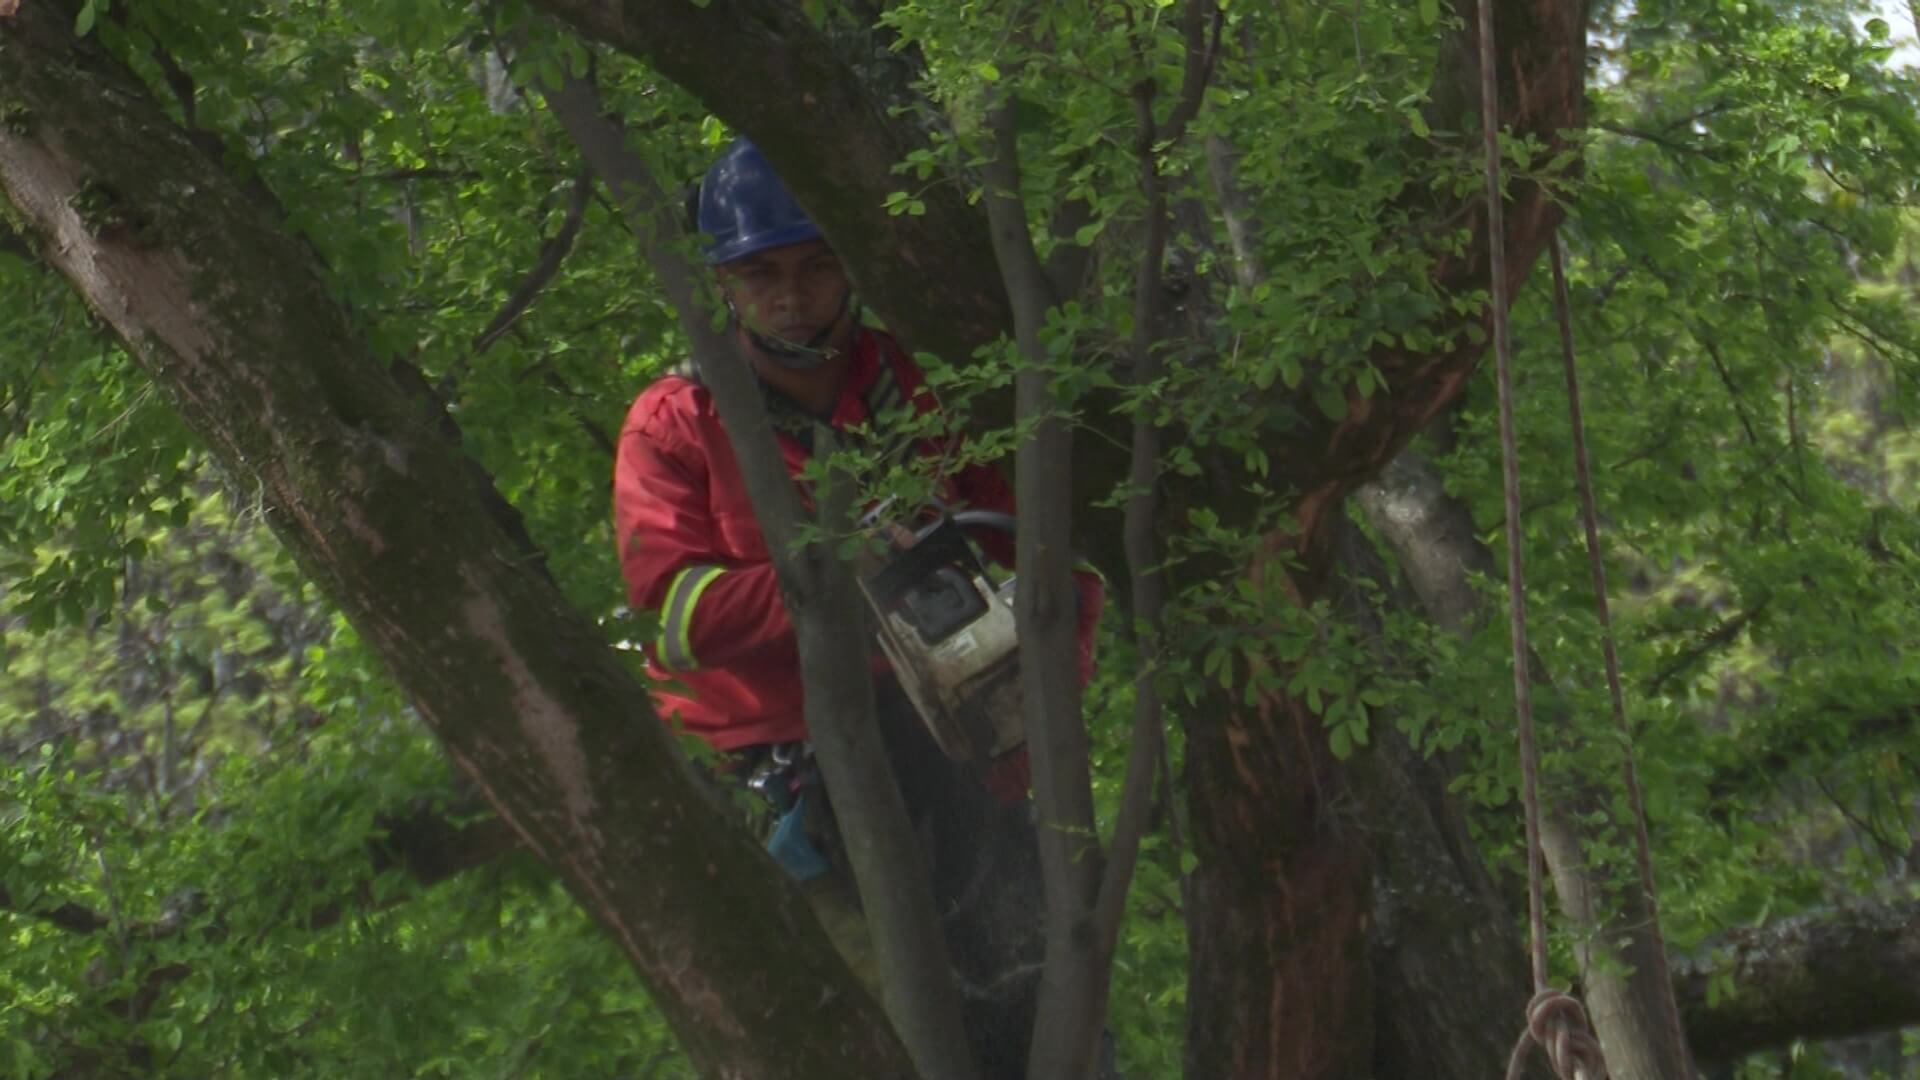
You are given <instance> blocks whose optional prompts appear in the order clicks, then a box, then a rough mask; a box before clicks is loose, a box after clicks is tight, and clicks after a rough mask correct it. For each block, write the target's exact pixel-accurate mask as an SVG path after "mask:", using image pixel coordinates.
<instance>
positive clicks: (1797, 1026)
mask: <svg viewBox="0 0 1920 1080" xmlns="http://www.w3.org/2000/svg"><path fill="white" fill-rule="evenodd" d="M1716 984H1718V989H1717V991H1716V989H1715V987H1716ZM1674 990H1675V993H1676V994H1677V995H1678V996H1679V998H1680V1006H1681V1013H1682V1015H1683V1016H1684V1017H1685V1018H1686V1024H1687V1034H1688V1036H1689V1038H1690V1039H1691V1041H1692V1043H1693V1047H1694V1050H1695V1051H1696V1052H1697V1053H1698V1054H1699V1056H1700V1058H1701V1060H1702V1061H1734V1060H1737V1059H1738V1058H1740V1057H1742V1056H1744V1055H1746V1054H1751V1053H1754V1052H1756V1051H1760V1050H1766V1049H1771V1048H1774V1047H1780V1046H1785V1045H1787V1044H1789V1043H1792V1042H1794V1041H1796V1040H1799V1039H1841V1038H1847V1037H1849V1036H1853V1035H1863V1034H1867V1033H1870V1032H1876V1031H1890V1030H1893V1029H1895V1028H1900V1027H1907V1026H1910V1025H1913V1024H1915V1023H1920V903H1916V902H1914V901H1911V900H1909V901H1906V902H1904V903H1900V904H1891V905H1863V906H1860V907H1852V908H1843V909H1840V910H1837V911H1824V912H1814V913H1811V914H1808V915H1801V916H1796V917H1794V918H1791V919H1782V920H1780V921H1778V922H1775V923H1772V924H1771V925H1768V926H1763V927H1758V928H1755V929H1749V930H1735V931H1732V932H1730V933H1727V934H1722V935H1720V936H1719V937H1717V938H1715V939H1714V940H1712V941H1711V942H1709V943H1708V944H1707V945H1706V946H1705V947H1703V948H1702V949H1701V950H1700V951H1699V952H1698V954H1697V955H1696V956H1694V957H1693V958H1690V959H1677V960H1676V961H1675V962H1674Z"/></svg>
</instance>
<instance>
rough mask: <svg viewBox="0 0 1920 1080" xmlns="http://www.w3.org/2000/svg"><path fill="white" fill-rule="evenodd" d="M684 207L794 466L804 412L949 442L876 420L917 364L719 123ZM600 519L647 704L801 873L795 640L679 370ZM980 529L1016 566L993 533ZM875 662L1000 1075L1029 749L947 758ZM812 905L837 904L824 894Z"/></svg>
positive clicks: (710, 409) (1009, 1053)
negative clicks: (690, 207) (711, 757)
mask: <svg viewBox="0 0 1920 1080" xmlns="http://www.w3.org/2000/svg"><path fill="white" fill-rule="evenodd" d="M696 216H697V219H698V220H697V223H698V227H699V230H700V232H701V233H702V234H704V236H705V237H706V238H707V240H708V243H707V247H706V259H707V262H708V264H709V265H710V266H712V267H713V268H714V273H715V277H716V279H717V282H718V284H719V287H720V291H721V294H722V296H723V298H724V300H725V303H726V305H727V309H728V311H729V313H730V315H731V318H732V322H733V329H734V339H735V341H736V343H737V346H738V355H739V356H740V357H741V359H743V360H744V361H745V362H746V363H747V364H748V365H749V366H750V367H751V368H752V370H753V372H754V373H755V375H756V376H757V377H758V381H759V385H760V387H761V389H762V392H763V394H764V398H765V401H766V406H767V413H768V415H769V417H770V419H771V422H772V423H773V424H774V425H775V427H776V428H777V429H778V433H779V440H778V441H779V445H780V449H781V453H782V456H783V458H784V460H785V464H786V466H787V469H788V471H789V473H791V474H795V475H796V476H797V475H798V473H799V472H800V470H801V469H802V468H803V467H804V466H805V464H806V463H807V461H808V460H809V459H810V457H811V456H812V453H813V449H814V448H813V440H814V432H815V428H816V425H825V426H827V427H830V428H831V429H833V430H834V431H835V432H836V433H837V434H838V433H846V437H847V440H848V441H851V442H855V443H858V444H861V445H864V446H866V447H868V448H870V449H879V450H881V451H882V455H883V457H884V456H885V452H886V450H888V449H890V448H892V447H899V448H901V449H902V450H905V451H910V452H912V453H916V454H919V455H921V456H923V457H925V458H928V459H931V460H933V461H942V460H945V457H946V456H947V455H948V454H949V452H950V451H951V450H953V449H954V446H953V445H951V443H950V439H949V438H946V437H941V438H935V439H922V438H917V437H915V436H912V435H910V434H907V433H901V432H897V431H896V432H893V433H891V434H893V435H894V436H895V437H892V438H890V437H889V434H890V432H889V431H888V430H887V429H888V428H889V427H892V428H895V429H897V428H898V427H899V426H900V421H899V418H900V416H901V415H903V413H902V412H900V411H896V410H897V409H898V408H899V407H900V406H905V408H906V412H905V415H911V416H924V415H927V414H931V413H934V412H935V410H936V408H937V406H936V404H935V402H934V400H933V397H932V395H931V393H930V392H928V390H927V388H926V385H925V379H924V377H923V376H922V374H921V373H920V371H919V369H918V368H917V367H915V365H914V364H913V362H912V361H911V360H910V359H909V358H908V357H907V355H906V353H905V351H904V350H902V349H901V348H900V346H899V345H898V343H896V342H895V341H894V339H893V338H892V337H891V336H889V335H887V334H885V333H883V332H881V331H878V330H875V329H872V328H869V327H866V326H863V325H861V321H860V317H859V305H858V302H857V301H856V300H855V298H854V296H853V287H852V284H851V282H849V280H848V279H847V276H846V274H845V272H844V271H843V269H842V268H841V265H840V262H839V259H838V258H837V257H836V256H835V255H834V252H833V250H832V249H831V248H830V247H828V246H827V244H826V242H825V240H824V239H823V238H822V236H821V233H820V231H819V229H818V228H817V227H816V226H815V225H814V224H813V222H812V221H811V220H810V219H809V218H808V216H807V214H806V213H805V211H803V210H802V209H801V208H800V206H799V204H798V203H796V202H795V201H794V199H793V197H792V195H791V194H789V193H788V191H787V189H786V187H785V186H784V185H783V184H782V183H781V182H780V180H779V178H778V177H777V176H776V175H775V174H774V172H773V170H772V168H771V166H770V165H769V164H768V163H767V160H766V158H765V157H764V156H763V155H762V154H761V153H760V151H759V150H758V149H757V148H755V147H754V146H753V145H752V144H751V143H749V142H747V141H745V140H739V141H736V142H735V143H733V144H732V145H731V146H730V147H729V148H728V149H727V150H726V151H725V152H724V153H723V154H722V155H721V157H720V158H719V160H718V161H716V162H715V164H714V165H713V167H712V168H711V169H710V170H709V171H708V173H707V175H706V178H705V180H704V182H703V183H702V184H701V186H700V192H699V197H698V207H697V212H696ZM849 429H857V430H858V431H863V432H865V436H864V438H863V437H862V436H860V435H857V434H855V433H854V432H853V431H849ZM939 471H940V472H941V475H938V476H936V478H935V479H936V489H937V490H936V494H937V497H938V499H939V500H940V502H941V503H942V504H943V506H944V507H946V508H948V509H958V508H962V507H966V508H972V509H984V510H992V511H1000V512H1005V513H1011V511H1012V509H1013V499H1012V494H1011V492H1010V491H1009V490H1008V488H1007V485H1006V483H1005V481H1004V480H1003V479H1002V478H1001V477H1000V475H999V474H998V473H997V472H996V471H995V470H994V469H993V468H992V467H991V466H988V465H985V464H980V463H974V464H969V465H964V466H961V467H958V468H953V469H950V470H939ZM614 517H615V525H616V530H615V531H616V537H617V539H618V543H619V545H620V557H621V567H622V570H623V572H624V574H625V577H626V580H627V587H628V600H629V602H630V603H631V605H632V606H633V608H634V609H635V610H639V611H651V612H658V613H659V616H660V619H661V633H660V637H659V640H658V641H657V642H655V643H654V644H652V645H651V646H649V649H648V658H649V661H650V666H651V668H652V670H653V673H654V674H655V675H656V676H657V677H659V678H660V679H661V680H663V681H665V680H672V682H673V683H675V684H677V685H676V687H675V688H673V689H666V688H660V689H656V690H655V698H656V701H657V703H658V705H659V708H660V712H661V714H662V715H663V716H666V717H670V718H672V719H673V721H674V722H676V723H678V724H680V725H682V726H683V727H684V728H685V729H686V730H687V731H688V732H690V733H692V734H694V735H697V736H699V737H700V738H701V739H702V740H704V741H705V742H706V743H707V744H708V745H710V746H712V747H713V748H714V749H715V750H718V751H720V752H722V753H723V754H724V755H726V756H727V761H728V763H729V771H730V772H732V773H735V774H739V775H745V776H748V777H751V778H752V780H753V782H754V783H755V785H756V787H759V788H761V789H763V790H764V791H765V792H766V793H767V794H770V795H771V796H772V797H773V799H774V800H775V802H776V805H777V806H779V807H780V809H781V810H782V811H783V813H782V816H781V820H780V822H779V824H778V825H776V827H775V829H774V834H773V840H772V841H771V842H770V845H769V846H770V849H771V850H773V852H774V854H775V855H776V857H777V858H779V859H780V861H781V863H782V865H783V866H785V867H786V868H787V869H788V871H789V873H791V874H793V875H794V876H795V877H797V878H800V879H802V880H806V879H809V878H812V877H815V876H818V875H819V874H820V873H822V872H823V871H824V869H825V867H824V866H823V865H822V864H821V862H820V861H819V856H818V854H817V852H815V851H814V850H813V849H812V847H811V845H810V844H808V843H806V842H804V841H803V840H800V841H797V842H796V838H797V837H799V836H803V835H804V833H803V832H802V830H803V829H804V828H805V827H806V825H807V824H808V823H809V822H813V823H815V826H816V828H817V827H818V822H819V819H820V818H821V817H822V815H818V814H815V815H808V814H807V812H806V802H805V798H806V789H805V785H806V784H807V783H808V780H807V777H806V774H805V770H806V766H805V762H804V752H803V751H802V750H800V749H799V748H801V747H803V746H804V742H805V740H806V738H807V730H806V724H805V720H804V715H803V702H802V680H801V668H800V655H799V649H798V646H797V643H796V641H795V639H794V635H793V630H792V626H791V624H790V622H789V620H788V615H787V612H786V609H785V607H784V604H783V603H782V600H781V593H780V586H779V582H778V581H777V580H776V576H775V571H774V567H773V564H772V562H771V561H770V558H769V552H768V550H767V546H766V541H765V539H764V537H763V536H762V533H761V530H760V526H759V524H758V522H757V521H756V519H755V517H754V511H753V507H752V505H751V503H750V501H749V498H748V494H747V488H746V485H745V483H744V481H743V479H742V476H741V471H740V465H739V463H738V461H737V460H736V459H735V456H734V450H733V447H732V446H731V444H730V442H729V440H728V439H727V437H726V434H725V432H724V430H723V429H722V427H721V424H720V418H719V414H718V411H717V409H716V408H715V406H714V404H713V401H712V398H711V395H710V393H709V391H708V390H707V389H706V387H705V386H703V385H702V383H701V380H700V378H699V373H698V371H697V370H696V369H694V368H693V367H692V366H688V367H685V368H682V369H681V370H679V371H676V372H675V373H673V374H669V375H667V376H666V377H664V378H662V379H660V380H659V381H658V382H656V383H654V384H653V385H652V386H650V387H649V388H647V389H646V390H645V391H644V392H643V393H642V394H641V395H640V397H639V398H638V400H636V401H635V403H634V405H633V408H632V409H631V410H630V411H629V413H628V416H627V420H626V423H625V425H624V427H623V429H622V431H621V437H620V446H619V455H618V460H617V463H616V466H615V477H614ZM978 539H979V540H980V542H981V544H982V546H983V547H985V548H986V549H987V551H988V553H989V554H990V555H992V556H993V557H994V558H996V559H998V560H1000V561H1002V562H1006V563H1011V561H1012V556H1013V552H1012V545H1011V543H1010V542H1009V538H1008V537H1006V536H1005V535H1004V534H993V533H983V534H981V535H980V536H979V537H978ZM1081 595H1082V603H1081V611H1080V628H1079V630H1080V643H1081V647H1080V655H1081V669H1082V678H1085V677H1086V675H1087V674H1088V673H1089V672H1090V669H1091V656H1092V640H1093V627H1094V625H1095V623H1096V622H1097V620H1098V615H1099V609H1100V605H1101V599H1102V597H1101V592H1100V587H1099V583H1098V580H1097V579H1096V578H1093V577H1092V576H1091V575H1088V576H1086V577H1085V578H1084V580H1082V582H1081ZM875 670H876V689H877V693H876V702H877V709H876V711H877V715H878V719H879V722H880V726H881V730H882V733H883V736H884V738H885V741H886V744H887V746H886V749H887V753H888V756H889V758H890V759H891V762H892V765H893V769H894V773H895V776H896V779H897V780H898V781H899V782H900V785H901V789H902V794H903V795H904V796H905V798H906V802H907V807H908V812H909V814H910V815H912V816H913V818H914V822H915V825H916V828H917V830H918V833H919V835H920V837H921V838H922V842H923V844H925V845H926V847H927V849H928V850H927V856H928V862H929V864H930V865H931V867H932V873H933V879H934V880H933V883H932V884H933V890H934V898H935V902H936V905H937V906H938V909H939V911H940V914H941V916H942V918H943V921H944V923H945V928H946V932H947V937H948V939H949V943H950V945H951V947H952V952H953V957H954V962H955V965H956V968H957V969H958V974H959V975H960V976H961V978H962V979H963V980H965V981H966V982H967V983H969V984H972V988H973V989H975V990H977V991H978V992H977V993H971V992H970V993H969V994H968V997H969V999H970V1004H969V1009H968V1012H969V1016H968V1027H969V1030H970V1033H971V1035H972V1040H973V1042H974V1044H975V1046H976V1048H977V1050H978V1051H979V1053H980V1054H981V1055H982V1057H983V1061H982V1064H983V1065H984V1066H985V1067H986V1070H987V1075H1014V1074H1017V1073H1018V1072H1020V1071H1022V1070H1021V1068H1020V1063H1021V1062H1022V1061H1024V1056H1025V1051H1026V1045H1027V1042H1028V1038H1029V1025H1030V1024H1031V1017H1032V1012H1031V999H1032V994H1033V991H1034V987H1035V985H1036V983H1037V979H1036V978H1035V977H1034V976H1033V975H1031V974H1023V975H1020V976H1018V977H1010V975H1011V974H1012V973H1014V972H1034V971H1037V963H1036V962H1037V959H1038V955H1039V946H1040V940H1039V934H1038V914H1039V912H1040V911H1041V910H1042V907H1041V902H1040V875H1039V870H1038V861H1037V853H1036V849H1035V846H1034V840H1033V832H1032V824H1031V820H1030V816H1029V811H1028V809H1027V805H1026V798H1025V796H1026V787H1027V771H1026V758H1025V751H1024V749H1017V750H1014V751H1012V752H1010V753H1008V754H1006V755H1004V756H1003V757H1002V758H1000V759H999V760H996V761H994V762H992V763H991V764H990V765H988V766H987V767H986V768H985V769H984V770H983V769H978V768H974V769H965V768H962V767H961V766H957V765H956V764H955V763H953V762H951V761H949V760H948V759H947V758H946V756H945V755H944V754H943V753H942V752H941V751H940V749H939V747H938V746H937V744H936V743H935V742H934V740H933V738H932V737H931V736H930V734H929V733H928V732H927V730H926V729H925V727H924V726H923V725H922V724H921V722H920V720H919V718H918V716H917V715H916V713H915V711H914V708H913V705H912V704H911V702H910V701H909V700H908V699H907V697H906V695H905V694H904V693H903V692H902V691H901V689H900V687H899V686H898V684H897V683H896V682H895V680H894V679H893V678H892V676H891V675H890V674H888V673H887V672H886V669H885V665H884V663H882V662H879V661H876V669H875ZM796 788H797V789H798V790H799V791H800V792H801V801H800V802H799V803H798V808H797V809H790V808H789V807H788V804H787V797H788V795H789V793H790V791H791V790H793V789H796ZM826 846H827V847H828V848H829V849H830V850H831V848H832V846H833V845H832V844H831V843H829V844H827V845H826ZM842 862H844V860H842ZM837 876H839V877H841V878H842V881H841V884H844V876H843V875H837ZM816 899H817V900H818V899H819V897H818V894H817V890H816ZM823 916H825V917H826V918H827V920H828V921H829V923H832V922H834V921H836V920H835V919H834V918H833V912H832V911H831V910H828V911H825V912H823ZM836 936H838V937H842V938H844V937H845V935H844V934H837V935H836ZM996 1058H998V1059H1000V1060H998V1061H996V1060H994V1059H996Z"/></svg>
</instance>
